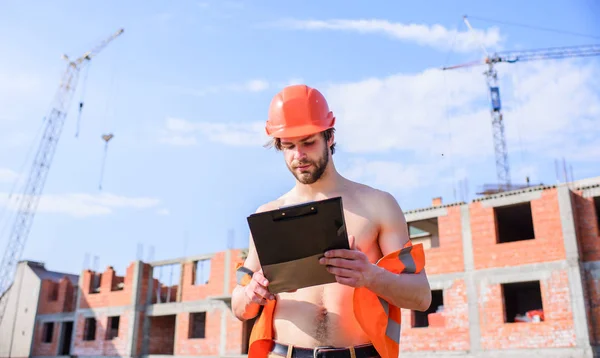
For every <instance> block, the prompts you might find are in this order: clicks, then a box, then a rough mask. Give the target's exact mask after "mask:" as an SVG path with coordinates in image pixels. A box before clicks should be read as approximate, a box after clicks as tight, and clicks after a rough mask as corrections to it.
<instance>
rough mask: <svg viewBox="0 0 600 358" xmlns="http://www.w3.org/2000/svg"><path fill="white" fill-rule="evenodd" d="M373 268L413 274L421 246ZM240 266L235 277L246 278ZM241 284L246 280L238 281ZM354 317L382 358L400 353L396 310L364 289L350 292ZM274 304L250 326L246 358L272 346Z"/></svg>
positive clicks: (258, 357)
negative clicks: (351, 293)
mask: <svg viewBox="0 0 600 358" xmlns="http://www.w3.org/2000/svg"><path fill="white" fill-rule="evenodd" d="M377 266H379V267H382V268H384V269H386V270H388V271H390V272H393V273H395V274H415V273H419V272H421V271H422V270H423V268H424V267H425V252H424V250H423V244H417V245H412V243H411V242H410V241H409V242H408V243H407V244H406V245H405V246H404V248H402V249H400V250H398V251H395V252H392V253H389V254H388V255H385V256H384V257H382V258H381V259H380V260H379V261H377ZM247 271H250V270H248V269H247V268H245V267H243V266H241V267H240V268H238V271H237V273H239V276H238V277H250V278H251V276H252V274H251V271H250V273H249V272H247ZM239 282H245V283H244V284H243V286H245V285H246V284H247V283H248V282H249V279H238V283H239ZM353 304H354V316H355V317H356V319H357V321H358V323H359V324H360V326H361V328H362V329H363V331H364V332H365V334H366V335H367V336H368V337H369V339H370V340H371V343H372V344H373V346H375V349H377V352H378V353H379V355H380V356H381V357H382V358H397V357H398V355H399V353H400V333H401V317H400V313H401V312H400V308H398V307H396V306H394V305H392V304H390V303H389V302H387V301H386V300H385V299H383V298H381V297H379V296H377V295H376V294H374V293H373V292H372V291H370V290H368V289H367V288H364V287H360V288H355V289H354V296H353ZM275 305H276V301H275V300H273V301H268V303H267V304H266V305H265V306H264V307H263V310H262V313H261V314H260V316H259V317H258V318H257V320H256V322H255V323H254V328H253V329H252V333H251V334H250V344H249V345H250V347H249V349H248V357H249V358H267V357H268V355H269V352H270V350H271V347H272V345H273V313H274V311H275Z"/></svg>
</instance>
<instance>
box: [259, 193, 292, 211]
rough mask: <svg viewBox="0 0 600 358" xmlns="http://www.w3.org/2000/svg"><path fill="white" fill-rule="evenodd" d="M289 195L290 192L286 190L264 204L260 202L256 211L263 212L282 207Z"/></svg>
mask: <svg viewBox="0 0 600 358" xmlns="http://www.w3.org/2000/svg"><path fill="white" fill-rule="evenodd" d="M289 195H290V193H289V192H287V193H285V194H283V195H282V196H280V197H279V198H277V199H275V200H272V201H269V202H267V203H265V204H262V205H261V206H259V207H258V208H257V209H256V213H263V212H265V211H269V210H276V209H279V208H280V207H282V206H284V205H285V204H286V200H287V198H288V197H289Z"/></svg>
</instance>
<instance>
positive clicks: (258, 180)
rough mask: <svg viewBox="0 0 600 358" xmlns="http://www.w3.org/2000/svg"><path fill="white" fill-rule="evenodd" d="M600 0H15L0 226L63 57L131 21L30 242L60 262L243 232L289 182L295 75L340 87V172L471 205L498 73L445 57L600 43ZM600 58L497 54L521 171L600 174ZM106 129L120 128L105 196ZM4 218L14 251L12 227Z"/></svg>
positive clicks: (109, 261)
mask: <svg viewBox="0 0 600 358" xmlns="http://www.w3.org/2000/svg"><path fill="white" fill-rule="evenodd" d="M542 12H544V13H542ZM599 13H600V5H598V4H597V3H594V1H592V0H579V1H566V0H563V1H554V2H551V3H549V2H542V1H528V2H517V1H503V2H481V1H471V0H469V1H453V2H445V1H432V2H421V3H420V4H417V3H416V2H411V3H408V2H391V1H389V2H372V3H371V4H369V5H367V4H366V2H361V1H337V0H336V1H327V2H326V3H324V2H322V1H319V2H317V1H303V2H301V3H285V4H284V3H283V2H272V1H271V2H269V1H261V2H258V1H256V2H250V1H247V2H242V1H178V2H160V1H145V2H141V1H133V2H128V3H127V4H123V3H122V2H117V1H103V2H96V3H93V4H92V3H89V2H75V1H60V2H46V1H30V2H21V1H4V2H2V4H0V34H2V35H0V54H1V56H0V230H2V229H3V228H4V226H5V225H6V223H7V222H8V223H9V224H10V223H11V217H12V216H11V215H12V214H13V212H12V210H11V208H10V205H9V204H7V200H6V195H7V193H9V192H10V191H11V188H12V187H13V184H14V183H15V182H16V183H17V184H19V183H21V181H20V180H22V179H23V177H24V176H26V175H27V172H28V170H29V163H28V162H27V163H26V162H25V160H26V158H27V153H28V151H29V150H30V148H32V147H33V148H34V149H35V148H36V146H37V143H38V139H37V138H36V137H35V136H36V133H37V132H38V130H39V128H40V125H41V123H42V118H43V117H44V116H45V115H46V114H47V112H48V110H49V108H48V107H49V104H50V103H51V100H52V97H53V95H54V93H55V91H56V88H57V85H58V80H59V78H60V75H61V73H62V71H64V67H65V63H64V61H63V60H61V58H60V55H61V54H62V53H67V54H68V55H69V56H70V57H71V58H74V57H76V56H79V55H80V54H82V53H83V52H84V51H87V50H88V49H90V48H91V47H93V46H94V45H95V44H97V43H98V42H99V41H101V40H102V39H104V38H105V37H107V36H109V35H110V34H111V33H113V32H114V31H116V30H117V29H118V28H120V27H123V28H124V29H125V32H124V34H123V35H122V36H121V37H119V38H118V39H117V40H115V41H114V42H113V43H111V44H110V45H109V46H108V47H107V48H106V49H105V50H104V51H103V52H101V53H100V54H99V55H98V57H97V58H95V59H94V60H93V61H92V63H91V65H90V68H89V75H88V77H87V81H86V82H85V86H84V81H83V75H84V74H85V71H84V72H82V80H81V81H80V82H79V87H78V92H77V93H76V94H75V97H74V101H73V105H72V106H71V109H70V112H69V116H68V118H67V122H66V124H65V127H64V131H63V133H62V137H61V140H60V143H59V146H58V149H57V152H56V156H55V158H54V161H53V165H52V168H51V172H50V175H49V178H48V181H47V183H46V186H45V191H44V197H43V198H42V200H41V203H40V208H39V210H38V214H37V216H36V219H35V223H34V226H33V229H32V231H31V234H30V236H29V238H28V241H27V244H26V248H25V251H24V256H23V257H24V258H28V259H33V260H39V261H44V262H46V264H47V267H48V268H50V269H53V270H65V271H69V272H79V270H80V269H81V268H82V264H83V261H84V257H85V254H86V253H89V254H90V255H91V256H98V257H99V268H100V269H104V268H105V267H106V266H108V265H112V266H114V267H115V268H116V269H117V271H118V273H119V274H121V273H123V272H124V269H125V267H126V266H127V265H128V264H129V262H131V261H132V260H134V259H135V258H136V252H137V247H138V244H140V243H141V244H143V245H144V246H145V250H144V251H145V253H144V257H147V255H148V253H149V249H150V247H153V248H154V259H164V258H171V257H175V256H181V255H183V254H184V253H185V254H188V255H191V254H198V253H205V252H213V251H218V250H222V249H224V248H225V247H226V245H227V232H228V231H229V230H231V229H233V230H234V231H235V245H236V246H237V247H241V246H244V247H245V246H246V245H247V237H248V230H247V224H246V216H247V215H248V214H250V213H252V212H254V210H255V209H256V208H257V207H258V206H259V205H261V204H262V203H264V202H266V201H269V200H271V199H273V198H276V197H277V196H279V195H280V194H282V193H284V192H285V191H287V190H288V189H289V187H290V186H291V185H292V184H293V181H292V177H291V175H290V174H289V172H287V169H286V168H285V165H284V162H283V159H282V157H281V155H280V154H279V153H275V152H273V151H272V150H266V149H264V148H263V147H262V146H261V144H262V143H263V141H264V139H265V138H264V130H263V125H264V120H265V118H266V114H267V109H268V104H269V101H270V99H271V97H272V96H273V95H274V94H275V93H276V92H277V91H278V90H279V89H280V88H281V87H282V86H284V85H286V84H289V83H298V82H302V83H306V84H309V85H312V86H316V87H317V88H319V89H321V90H322V91H323V92H324V93H325V94H326V96H327V97H328V99H329V100H330V106H331V108H332V110H333V111H334V113H335V114H336V115H337V118H338V119H337V120H338V133H337V141H338V145H339V151H338V152H337V153H336V154H335V161H336V165H337V167H338V169H339V170H340V171H341V172H342V174H344V175H347V176H349V177H351V178H352V179H355V180H359V181H362V182H365V183H367V184H369V185H373V186H376V187H378V188H381V189H384V190H387V191H390V192H391V193H393V194H394V195H395V197H396V198H397V200H398V201H399V203H400V205H401V206H402V208H403V209H404V210H410V209H415V208H420V207H426V206H429V205H430V203H431V198H433V197H436V196H442V197H443V200H444V203H449V202H453V201H457V200H460V199H461V197H460V194H459V192H458V190H457V188H458V186H459V181H460V180H461V179H464V178H467V179H468V186H469V197H468V198H469V199H471V198H473V196H474V195H475V192H476V190H477V188H478V187H479V186H480V185H482V184H484V183H493V182H494V181H495V177H496V174H495V166H494V157H493V146H492V134H491V124H490V116H489V111H488V108H489V103H488V101H487V92H486V84H485V80H484V77H483V75H482V72H483V70H484V68H483V67H478V68H471V69H464V70H460V71H446V72H441V71H439V70H438V69H439V68H440V67H442V66H444V65H448V64H455V63H462V62H467V61H471V60H476V59H480V58H481V57H482V53H481V50H480V48H479V43H484V44H486V47H487V48H488V50H490V51H493V50H515V49H533V48H544V47H553V46H566V45H583V44H590V43H600V27H599V26H598V25H597V21H596V23H594V20H597V14H599ZM464 14H467V15H470V16H472V18H471V24H472V25H473V26H474V28H475V29H476V33H475V34H474V35H476V40H474V37H472V36H471V35H472V34H470V33H468V30H467V28H466V26H465V25H464V23H463V22H462V15H464ZM594 14H596V15H594ZM479 18H484V19H492V20H500V21H503V22H506V23H519V24H528V25H531V26H534V27H535V26H537V27H545V28H554V29H562V30H565V31H569V32H572V33H580V34H589V35H591V36H595V38H592V37H583V36H575V35H568V34H561V33H553V32H545V31H539V30H534V29H531V28H523V27H518V26H514V25H508V24H500V23H496V22H492V21H483V20H480V19H479ZM457 31H458V34H456V35H455V32H457ZM599 66H600V63H599V62H598V58H585V59H567V60H559V61H536V62H531V63H521V64H511V65H508V64H506V65H501V66H498V68H497V69H498V71H499V75H500V85H501V96H502V100H503V105H504V110H505V120H506V131H507V142H508V148H509V160H510V164H511V173H512V179H513V181H514V182H523V181H524V178H525V176H526V175H529V176H530V177H531V180H532V182H534V183H536V182H537V183H539V182H544V183H554V182H556V175H555V168H554V160H555V159H556V158H560V159H561V160H562V157H564V158H565V159H566V160H567V161H568V163H569V164H570V165H572V166H573V174H574V177H575V179H581V178H585V177H593V176H598V175H600V169H599V168H600V166H599V165H598V161H599V160H598V158H599V157H600V148H599V147H598V145H597V144H596V145H594V144H595V143H598V141H599V140H600V129H599V128H600V126H599V125H598V123H597V122H598V118H599V117H600V84H599V83H598V81H599V78H600V76H598V72H599V71H600V67H599ZM83 88H85V93H84V97H83V100H84V103H85V105H84V110H83V113H82V118H81V127H80V128H81V129H80V135H79V137H78V138H75V130H76V123H77V114H78V113H77V103H78V102H79V101H80V99H81V98H82V97H81V96H82V91H81V90H82V89H83ZM105 133H113V134H114V138H113V139H112V140H111V142H110V144H109V147H108V156H107V160H106V167H105V172H104V179H103V182H102V183H103V190H101V191H100V190H99V188H98V184H99V180H100V169H101V164H102V155H103V150H104V143H103V141H102V139H101V135H102V134H105ZM442 154H443V155H442ZM24 163H26V164H25V166H24ZM361 164H364V166H362V167H361ZM7 207H8V208H7ZM0 233H2V234H3V235H2V236H0V245H1V247H2V248H4V247H5V245H6V238H7V234H8V232H7V231H6V230H4V231H0ZM186 237H187V244H186V240H185V238H186Z"/></svg>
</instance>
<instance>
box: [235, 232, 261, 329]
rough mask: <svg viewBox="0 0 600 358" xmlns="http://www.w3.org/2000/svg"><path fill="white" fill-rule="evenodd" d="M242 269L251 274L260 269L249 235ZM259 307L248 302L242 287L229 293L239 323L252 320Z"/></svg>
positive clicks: (238, 286) (239, 286) (237, 286)
mask: <svg viewBox="0 0 600 358" xmlns="http://www.w3.org/2000/svg"><path fill="white" fill-rule="evenodd" d="M244 267H246V268H248V269H250V270H252V272H256V271H258V270H259V269H260V264H259V261H258V255H257V254H256V248H255V247H254V240H252V235H250V240H249V245H248V256H247V257H246V260H245V261H244ZM259 308H260V305H259V304H258V303H254V302H252V301H250V299H249V298H248V296H247V295H246V293H245V292H244V286H241V285H239V284H238V285H236V286H235V288H234V289H233V292H232V293H231V310H232V311H233V314H234V315H235V316H236V317H237V319H239V320H240V321H245V320H248V319H252V318H254V317H256V315H257V314H258V309H259Z"/></svg>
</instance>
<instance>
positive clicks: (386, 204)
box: [349, 181, 401, 211]
mask: <svg viewBox="0 0 600 358" xmlns="http://www.w3.org/2000/svg"><path fill="white" fill-rule="evenodd" d="M349 187H350V188H351V190H352V192H353V193H355V194H356V195H357V196H358V197H359V198H360V200H361V201H362V202H363V203H365V204H367V205H368V206H369V207H370V208H373V209H375V210H378V211H381V210H383V211H389V210H392V211H397V210H401V209H400V205H399V203H398V201H397V200H396V198H395V197H394V196H393V195H392V194H391V193H390V192H387V191H385V190H382V189H378V188H374V187H372V186H369V185H367V184H363V183H358V182H353V181H350V184H349Z"/></svg>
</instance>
